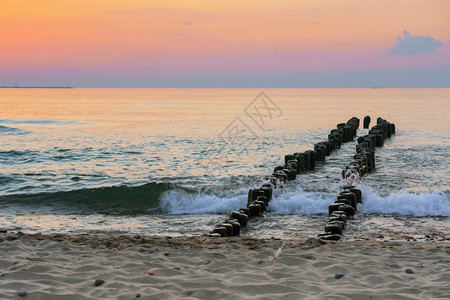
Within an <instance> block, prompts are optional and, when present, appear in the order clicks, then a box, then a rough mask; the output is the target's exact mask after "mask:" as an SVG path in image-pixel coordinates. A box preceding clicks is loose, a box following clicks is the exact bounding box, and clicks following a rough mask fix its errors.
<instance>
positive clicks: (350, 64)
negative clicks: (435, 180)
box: [0, 0, 450, 87]
mask: <svg viewBox="0 0 450 300" xmlns="http://www.w3.org/2000/svg"><path fill="white" fill-rule="evenodd" d="M449 20H450V1H448V0H405V1H392V0H378V1H361V0H342V1H338V0H314V1H313V0H311V1H302V0H292V1H291V0H277V1H273V0H272V1H268V0H252V1H242V0H239V1H236V0H228V1H212V0H210V1H187V0H184V1H176V0H172V1H140V0H131V1H130V0H126V1H125V0H104V1H100V0H92V1H79V0H77V1H75V0H58V1H54V0H46V1H33V0H28V1H25V0H0V36H1V39H0V86H1V85H13V84H14V83H18V84H19V85H70V86H76V87H372V86H384V87H450V79H449V78H450V21H449Z"/></svg>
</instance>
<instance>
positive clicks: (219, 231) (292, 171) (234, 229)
mask: <svg viewBox="0 0 450 300" xmlns="http://www.w3.org/2000/svg"><path fill="white" fill-rule="evenodd" d="M359 124H360V120H359V119H358V118H357V117H352V118H351V119H349V120H348V121H347V122H346V123H339V124H337V126H336V128H335V129H332V130H331V131H330V134H329V135H328V139H327V140H325V141H322V142H319V143H316V144H315V145H314V149H313V150H308V151H305V152H298V153H293V154H287V155H285V157H284V165H280V166H276V167H275V168H274V171H273V173H272V174H271V175H268V176H265V177H264V179H265V182H264V183H263V184H262V185H261V186H260V187H259V188H257V189H250V190H249V191H248V198H247V207H246V208H241V209H239V210H236V211H232V212H231V213H230V214H229V216H228V217H227V218H226V219H225V220H224V221H223V222H221V223H219V224H217V225H216V226H215V227H214V228H213V230H212V231H211V232H210V234H209V235H210V236H212V237H227V236H237V235H239V234H240V230H241V228H242V227H245V226H246V225H247V223H248V221H249V219H250V218H254V217H259V216H261V215H262V214H264V212H265V211H266V210H267V207H268V206H269V204H270V201H271V200H272V193H273V189H276V188H277V187H279V186H280V185H284V183H286V182H288V181H291V180H295V179H296V177H297V175H298V174H301V173H305V172H308V171H311V170H314V169H315V166H316V162H317V161H319V162H324V161H325V158H326V156H329V155H331V152H333V151H334V150H337V149H339V148H340V147H341V145H342V143H347V142H349V141H353V139H354V137H355V136H356V134H357V130H358V128H359Z"/></svg>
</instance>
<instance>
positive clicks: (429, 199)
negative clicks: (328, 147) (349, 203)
mask: <svg viewBox="0 0 450 300" xmlns="http://www.w3.org/2000/svg"><path fill="white" fill-rule="evenodd" d="M358 188H359V189H361V191H362V195H363V203H362V204H359V205H358V211H359V213H364V214H387V215H405V216H450V199H449V194H448V193H444V192H441V191H428V192H423V193H409V192H405V191H401V192H398V193H391V194H390V195H388V196H387V197H383V196H380V195H378V194H377V193H376V191H375V190H373V189H371V188H370V187H367V186H364V185H359V186H358ZM247 190H248V189H240V190H238V191H233V192H231V193H229V194H227V195H210V194H205V193H203V192H198V193H197V194H192V193H187V192H185V191H183V190H179V189H175V190H170V191H169V192H167V193H165V194H163V195H162V197H161V204H160V205H161V208H162V209H163V210H164V212H167V213H169V214H216V213H217V214H228V213H229V212H231V211H233V210H237V209H239V208H242V207H246V205H247V193H246V191H247ZM336 196H337V193H335V192H332V193H319V192H305V191H303V190H302V189H301V188H300V187H296V188H291V189H277V190H274V195H273V198H272V201H271V202H270V203H269V208H268V210H269V212H270V213H272V214H308V215H310V214H326V213H328V205H329V204H330V203H333V202H334V200H336Z"/></svg>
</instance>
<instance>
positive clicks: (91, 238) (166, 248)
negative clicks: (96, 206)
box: [0, 233, 450, 299]
mask: <svg viewBox="0 0 450 300" xmlns="http://www.w3.org/2000/svg"><path fill="white" fill-rule="evenodd" d="M282 245H284V246H283V247H282ZM280 247H282V251H281V254H280V255H279V256H278V257H277V258H276V259H275V260H273V256H274V255H275V253H276V251H277V249H279V248H280ZM0 252H1V253H2V254H3V255H2V257H1V258H0V266H1V268H0V269H1V270H2V271H1V273H0V279H1V280H0V298H6V299H20V298H21V297H20V296H19V294H18V291H19V290H20V289H23V290H20V291H24V290H25V291H26V298H29V299H41V298H49V297H50V298H52V299H98V298H108V299H130V298H134V297H139V298H143V299H155V298H156V299H160V298H164V299H180V298H185V299H213V298H216V299H217V298H220V299H231V298H233V299H235V298H236V297H238V298H242V299H249V298H253V299H254V298H255V297H256V298H258V299H273V298H281V297H285V298H288V299H291V298H292V299H299V298H316V299H317V298H320V299H323V298H329V297H334V298H337V299H366V298H368V297H369V296H371V297H372V298H373V299H383V298H386V297H391V298H392V297H394V298H401V299H423V298H431V297H448V296H449V295H450V287H449V286H448V282H449V281H450V273H449V272H448V265H449V264H450V258H449V257H450V256H449V254H450V242H448V241H445V242H411V241H410V242H407V241H395V242H393V241H384V242H381V241H338V242H334V241H330V242H328V241H327V242H323V241H322V242H321V241H318V240H317V239H306V240H292V239H284V240H281V239H273V238H272V239H255V238H241V237H234V238H220V239H217V238H208V237H185V236H181V237H165V236H146V235H117V234H112V235H110V234H95V235H94V234H49V235H43V234H25V233H4V234H0ZM96 280H104V283H102V284H100V285H99V286H95V284H94V283H95V281H96ZM100 282H101V281H100ZM100 282H98V283H100Z"/></svg>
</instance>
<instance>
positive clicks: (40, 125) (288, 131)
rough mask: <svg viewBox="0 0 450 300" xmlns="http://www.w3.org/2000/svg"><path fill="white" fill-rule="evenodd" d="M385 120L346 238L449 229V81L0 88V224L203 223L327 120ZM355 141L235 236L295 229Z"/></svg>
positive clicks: (325, 194) (288, 234) (111, 226)
mask: <svg viewBox="0 0 450 300" xmlns="http://www.w3.org/2000/svg"><path fill="white" fill-rule="evenodd" d="M366 115H369V116H371V118H372V122H371V126H373V125H374V124H375V123H376V118H377V117H382V118H384V119H386V120H388V121H390V122H392V123H395V125H396V134H395V135H393V136H392V137H391V138H390V139H388V140H386V142H385V144H384V146H383V147H382V148H377V150H376V153H375V155H376V158H375V159H376V166H377V168H376V170H375V171H374V172H373V173H371V174H368V175H366V176H364V177H363V178H362V180H361V182H360V183H359V185H358V187H359V188H361V190H362V192H363V201H364V203H363V204H362V205H360V206H359V214H358V215H357V216H356V217H355V219H354V220H353V221H352V222H351V223H350V224H349V226H348V228H347V229H346V231H345V233H344V237H345V238H346V239H358V238H376V237H377V236H379V235H380V234H381V235H385V236H387V237H390V238H392V239H402V238H404V237H408V238H422V239H423V240H430V238H432V237H433V236H437V237H441V238H442V237H445V236H448V235H449V234H450V224H449V223H450V222H449V220H450V218H449V217H450V188H449V186H450V184H449V182H450V172H449V165H450V140H449V138H450V118H449V116H450V89H264V90H258V89H38V90H34V89H0V228H4V229H7V230H10V231H22V232H42V233H53V232H64V233H71V232H77V233H80V232H88V233H93V232H108V233H109V232H111V233H115V232H120V233H139V234H162V235H178V234H185V235H201V234H203V233H207V232H208V231H209V230H211V229H212V227H213V226H214V224H215V223H217V222H220V221H222V220H223V219H224V217H225V215H226V214H227V213H229V212H230V211H232V210H236V209H239V208H241V207H245V206H246V203H247V192H248V189H250V188H255V187H257V186H258V185H259V184H260V183H261V182H262V180H263V177H264V176H265V175H270V174H271V173H272V171H273V168H274V167H275V166H277V165H281V164H283V162H284V155H286V154H292V153H294V152H301V151H306V150H310V149H313V145H314V144H315V143H317V142H320V141H323V140H326V139H327V136H328V133H329V131H330V130H331V129H333V128H335V127H336V124H337V123H341V122H346V121H347V120H348V119H349V118H351V117H353V116H356V117H358V118H360V119H361V126H360V129H359V130H358V135H363V134H365V133H367V129H362V119H363V118H364V116H366ZM355 145H356V140H355V141H353V142H349V143H346V144H344V145H343V147H342V148H341V149H339V150H336V151H334V152H333V153H332V154H331V156H328V157H327V158H326V161H325V162H319V163H317V165H316V169H315V170H314V171H312V172H308V173H304V174H300V175H298V176H297V179H296V180H294V181H291V182H289V183H287V184H285V185H284V186H283V187H280V188H277V189H276V190H275V192H274V198H273V200H272V201H271V203H270V206H269V212H268V213H267V214H266V216H265V217H262V218H257V219H255V220H254V221H252V222H251V223H250V224H249V225H248V226H247V227H246V229H245V230H244V231H243V233H242V234H243V235H245V236H254V237H258V236H261V237H271V236H276V237H281V238H306V237H313V236H315V235H316V234H317V233H319V232H321V231H322V230H323V226H324V225H325V222H326V213H327V206H328V204H329V203H331V202H333V201H334V200H335V198H336V194H337V193H338V192H339V189H340V187H341V186H342V184H343V183H342V182H341V175H340V173H341V170H342V169H343V168H344V167H345V166H346V165H347V164H348V163H349V162H350V161H351V160H352V156H353V155H354V153H355Z"/></svg>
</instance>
